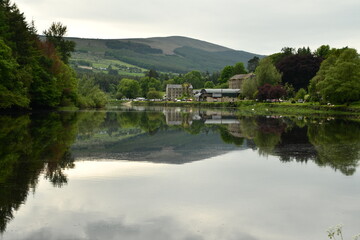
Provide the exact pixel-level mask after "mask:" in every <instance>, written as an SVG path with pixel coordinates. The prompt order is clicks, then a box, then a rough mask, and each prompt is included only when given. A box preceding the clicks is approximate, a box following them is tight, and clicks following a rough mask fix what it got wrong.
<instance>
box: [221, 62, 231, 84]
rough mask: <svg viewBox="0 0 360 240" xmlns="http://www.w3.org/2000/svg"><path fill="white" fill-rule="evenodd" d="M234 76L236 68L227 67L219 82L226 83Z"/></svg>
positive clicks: (222, 72)
mask: <svg viewBox="0 0 360 240" xmlns="http://www.w3.org/2000/svg"><path fill="white" fill-rule="evenodd" d="M232 76H234V67H233V66H225V67H224V68H223V70H222V71H221V73H220V78H219V82H220V83H226V82H227V81H228V80H229V79H230V78H231V77H232Z"/></svg>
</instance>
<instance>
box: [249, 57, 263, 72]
mask: <svg viewBox="0 0 360 240" xmlns="http://www.w3.org/2000/svg"><path fill="white" fill-rule="evenodd" d="M259 61H260V58H258V57H256V56H255V57H253V58H252V59H250V60H249V61H248V65H247V69H248V71H249V72H255V69H256V68H257V66H258V65H259Z"/></svg>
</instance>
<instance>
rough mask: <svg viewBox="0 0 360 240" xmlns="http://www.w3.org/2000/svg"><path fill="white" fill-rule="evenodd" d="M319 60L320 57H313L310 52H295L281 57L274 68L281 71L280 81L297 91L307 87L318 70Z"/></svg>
mask: <svg viewBox="0 0 360 240" xmlns="http://www.w3.org/2000/svg"><path fill="white" fill-rule="evenodd" d="M305 51H307V50H306V49H305ZM321 61H322V59H321V58H319V57H314V56H313V55H312V54H311V53H309V54H305V53H304V54H295V55H289V56H286V57H284V58H282V59H281V60H280V61H279V62H278V63H277V64H276V68H277V69H278V70H279V71H280V72H281V73H282V83H283V84H285V83H288V84H291V85H292V86H293V87H294V89H295V91H298V90H299V89H300V88H304V89H306V88H307V86H308V85H309V82H310V80H311V79H312V78H313V77H314V76H315V74H316V73H317V71H318V70H319V68H320V64H321Z"/></svg>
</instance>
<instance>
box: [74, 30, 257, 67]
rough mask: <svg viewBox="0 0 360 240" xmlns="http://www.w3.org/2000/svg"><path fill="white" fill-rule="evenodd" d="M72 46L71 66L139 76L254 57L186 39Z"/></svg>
mask: <svg viewBox="0 0 360 240" xmlns="http://www.w3.org/2000/svg"><path fill="white" fill-rule="evenodd" d="M69 40H72V41H74V42H75V43H76V52H75V53H74V54H73V57H72V63H73V64H75V65H76V66H81V67H86V66H89V67H90V68H91V67H92V68H93V69H94V70H95V69H102V70H104V68H107V67H108V66H109V65H111V66H112V68H114V69H116V70H119V71H120V72H121V71H124V72H130V73H132V74H142V72H143V71H144V70H145V69H151V68H154V69H156V70H159V71H163V72H174V73H186V72H189V71H191V70H199V71H204V72H205V71H209V72H214V71H218V70H221V69H222V68H223V67H224V66H226V65H234V64H235V63H237V62H243V63H244V64H245V66H246V65H247V62H248V60H249V59H251V58H253V57H254V56H258V57H262V56H261V55H258V54H253V53H249V52H245V51H236V50H233V49H230V48H226V47H222V46H219V45H216V44H212V43H208V42H205V41H200V40H196V39H192V38H187V37H178V36H174V37H157V38H144V39H83V38H69Z"/></svg>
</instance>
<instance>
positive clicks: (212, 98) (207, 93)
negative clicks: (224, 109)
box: [199, 89, 240, 102]
mask: <svg viewBox="0 0 360 240" xmlns="http://www.w3.org/2000/svg"><path fill="white" fill-rule="evenodd" d="M239 95H240V89H202V90H201V91H200V96H199V101H206V102H235V101H237V100H238V97H239Z"/></svg>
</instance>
